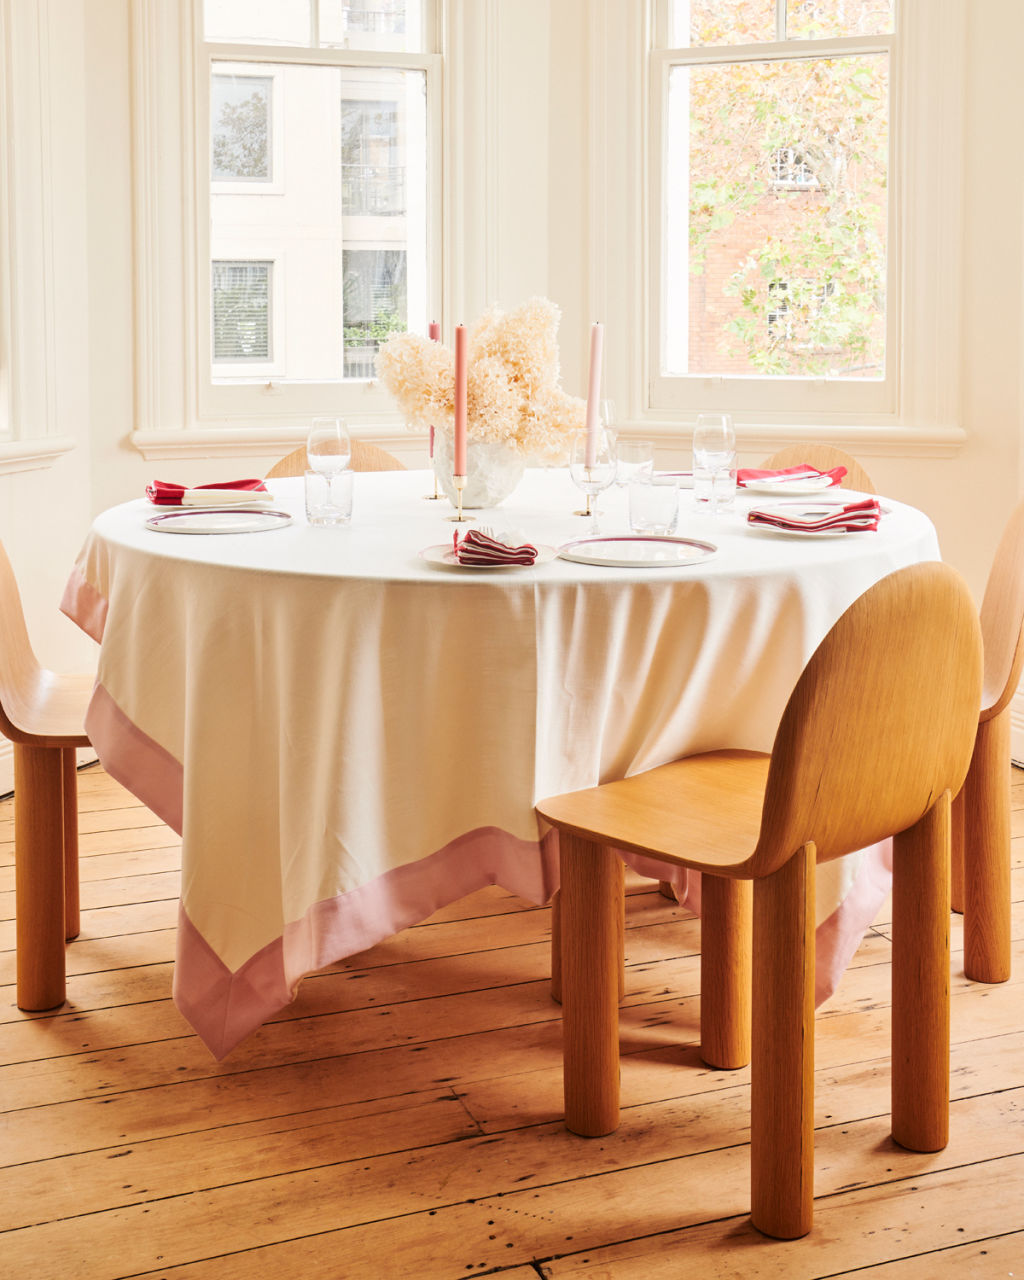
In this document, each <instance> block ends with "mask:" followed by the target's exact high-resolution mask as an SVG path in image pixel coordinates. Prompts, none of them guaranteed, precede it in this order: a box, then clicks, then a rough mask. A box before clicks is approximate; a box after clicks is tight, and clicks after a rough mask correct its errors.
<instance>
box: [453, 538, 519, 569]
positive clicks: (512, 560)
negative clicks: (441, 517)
mask: <svg viewBox="0 0 1024 1280" xmlns="http://www.w3.org/2000/svg"><path fill="white" fill-rule="evenodd" d="M453 545H454V550H455V558H456V560H458V562H459V564H469V565H474V564H475V565H488V564H533V563H534V561H535V560H536V559H537V548H536V547H534V546H531V545H530V543H528V542H526V543H524V544H523V545H522V546H521V547H513V546H510V545H509V544H508V543H507V542H501V541H500V540H499V539H498V538H492V537H490V536H489V535H488V534H486V533H481V532H480V530H479V529H470V531H469V532H468V533H467V534H466V535H465V536H464V537H463V538H462V539H461V540H460V538H459V533H458V530H456V531H455V535H454V539H453Z"/></svg>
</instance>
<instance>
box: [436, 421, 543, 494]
mask: <svg viewBox="0 0 1024 1280" xmlns="http://www.w3.org/2000/svg"><path fill="white" fill-rule="evenodd" d="M452 453H453V441H452V438H451V436H449V435H447V434H446V433H445V432H443V431H437V432H435V433H434V474H435V475H436V476H437V483H438V484H439V485H440V486H441V489H442V491H443V492H444V494H445V495H446V496H447V498H448V500H449V502H451V504H452V506H458V501H459V500H458V496H457V494H456V490H455V482H454V480H453V479H452ZM525 470H526V462H525V461H524V459H523V456H522V454H521V453H520V452H519V451H518V449H514V448H512V447H511V446H510V445H507V444H495V443H493V442H490V441H487V442H484V441H480V440H469V441H467V443H466V471H467V475H466V487H465V488H464V489H463V491H462V505H463V507H464V508H469V507H496V506H497V505H498V503H499V502H501V501H503V500H504V499H505V498H507V497H508V495H509V494H510V493H511V492H512V490H513V489H514V488H515V487H516V485H517V484H518V483H519V481H520V480H521V479H522V478H523V472H524V471H525Z"/></svg>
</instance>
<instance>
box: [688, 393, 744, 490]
mask: <svg viewBox="0 0 1024 1280" xmlns="http://www.w3.org/2000/svg"><path fill="white" fill-rule="evenodd" d="M735 464H736V432H735V431H734V430H733V425H732V418H731V417H730V416H729V414H727V413H702V414H699V415H698V417H697V425H696V427H695V428H694V432H693V496H694V497H695V498H696V499H697V501H698V502H710V503H711V512H712V514H713V515H717V514H718V499H719V490H720V489H724V488H725V485H724V483H723V481H724V479H725V478H726V477H727V476H728V473H729V472H730V471H731V470H732V468H733V467H734V466H735Z"/></svg>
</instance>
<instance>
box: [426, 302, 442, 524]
mask: <svg viewBox="0 0 1024 1280" xmlns="http://www.w3.org/2000/svg"><path fill="white" fill-rule="evenodd" d="M433 327H434V326H433V325H431V328H433ZM433 336H434V335H433V334H431V337H433ZM429 457H430V469H431V471H433V473H434V492H433V493H425V494H424V495H423V500H424V501H425V502H436V501H437V500H438V498H440V496H441V495H440V494H439V493H438V491H437V468H436V467H435V466H434V428H433V427H431V428H430V453H429Z"/></svg>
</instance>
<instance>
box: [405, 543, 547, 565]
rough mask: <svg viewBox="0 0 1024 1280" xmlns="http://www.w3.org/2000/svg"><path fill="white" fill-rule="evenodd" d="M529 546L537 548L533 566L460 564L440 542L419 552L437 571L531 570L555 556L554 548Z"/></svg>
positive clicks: (450, 550)
mask: <svg viewBox="0 0 1024 1280" xmlns="http://www.w3.org/2000/svg"><path fill="white" fill-rule="evenodd" d="M530 545H531V546H535V547H536V548H537V559H536V560H534V562H533V564H460V563H459V562H458V560H457V559H456V558H455V552H454V551H453V550H452V545H451V543H450V542H440V543H438V545H437V546H436V547H424V549H423V550H422V551H421V552H420V559H421V560H425V561H426V562H427V564H432V565H434V566H435V568H438V569H470V570H479V569H532V568H534V566H535V565H538V564H547V563H548V562H549V561H551V560H554V558H555V555H556V554H557V553H556V551H555V548H554V547H545V546H542V545H541V544H540V543H539V542H534V543H531V544H530Z"/></svg>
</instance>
